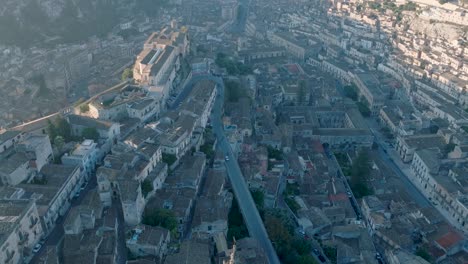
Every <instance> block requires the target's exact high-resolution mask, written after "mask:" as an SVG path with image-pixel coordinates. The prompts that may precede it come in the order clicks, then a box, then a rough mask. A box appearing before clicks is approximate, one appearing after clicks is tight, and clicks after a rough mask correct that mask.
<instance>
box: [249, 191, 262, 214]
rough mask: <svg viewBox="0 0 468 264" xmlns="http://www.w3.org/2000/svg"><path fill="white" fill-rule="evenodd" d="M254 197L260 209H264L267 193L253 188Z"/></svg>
mask: <svg viewBox="0 0 468 264" xmlns="http://www.w3.org/2000/svg"><path fill="white" fill-rule="evenodd" d="M250 193H251V194H252V198H253V200H254V202H255V205H256V206H257V209H258V210H262V209H263V206H264V205H265V194H264V193H263V192H262V191H260V190H251V191H250Z"/></svg>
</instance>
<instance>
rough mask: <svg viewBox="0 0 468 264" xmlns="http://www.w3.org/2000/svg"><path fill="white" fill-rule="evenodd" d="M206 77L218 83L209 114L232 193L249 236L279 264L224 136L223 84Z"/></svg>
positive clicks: (273, 263) (270, 260)
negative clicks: (226, 159) (227, 158)
mask: <svg viewBox="0 0 468 264" xmlns="http://www.w3.org/2000/svg"><path fill="white" fill-rule="evenodd" d="M206 79H211V80H214V81H216V82H217V83H218V85H217V89H218V96H217V98H216V102H215V105H214V106H213V111H212V116H211V120H212V126H213V130H214V132H215V134H216V136H217V138H218V146H217V147H218V149H220V150H221V151H222V152H223V153H225V155H226V156H228V157H229V161H227V162H226V171H227V174H228V176H229V180H230V182H231V185H232V188H233V190H234V194H235V195H236V198H237V201H238V203H239V207H240V209H241V212H242V215H243V217H244V221H245V223H246V225H247V229H248V230H249V234H250V236H251V237H252V238H255V239H256V240H257V241H258V242H259V244H260V245H261V247H262V248H263V250H264V251H265V254H266V256H267V258H268V262H269V263H270V264H279V263H280V261H279V259H278V256H277V255H276V251H275V249H274V248H273V245H272V243H271V241H270V239H269V238H268V234H267V232H266V229H265V226H264V225H263V221H262V218H261V217H260V214H259V213H258V210H257V207H256V206H255V203H254V200H253V199H252V196H251V194H250V191H249V188H248V187H247V184H246V183H245V181H244V177H243V176H242V172H241V170H240V168H239V164H238V163H237V159H236V157H235V156H234V154H233V152H232V150H231V147H230V145H229V142H228V141H227V140H226V137H225V136H224V132H223V128H222V123H221V115H222V112H223V100H224V84H223V82H222V79H221V78H216V77H208V78H206Z"/></svg>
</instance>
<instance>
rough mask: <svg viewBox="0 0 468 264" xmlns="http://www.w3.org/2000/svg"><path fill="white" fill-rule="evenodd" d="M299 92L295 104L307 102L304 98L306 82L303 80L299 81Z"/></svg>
mask: <svg viewBox="0 0 468 264" xmlns="http://www.w3.org/2000/svg"><path fill="white" fill-rule="evenodd" d="M298 86H299V87H298V88H299V91H298V92H297V102H298V103H299V104H302V103H303V102H305V101H307V100H306V98H305V96H306V86H307V85H306V81H305V80H300V81H299V84H298Z"/></svg>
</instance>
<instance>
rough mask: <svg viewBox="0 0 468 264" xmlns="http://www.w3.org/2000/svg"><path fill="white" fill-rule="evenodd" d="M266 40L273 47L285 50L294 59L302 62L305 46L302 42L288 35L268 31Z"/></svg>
mask: <svg viewBox="0 0 468 264" xmlns="http://www.w3.org/2000/svg"><path fill="white" fill-rule="evenodd" d="M267 38H268V40H269V41H270V42H271V43H273V44H274V45H276V46H280V47H283V48H285V49H286V51H287V52H289V53H290V54H292V55H293V56H294V57H296V58H298V59H300V60H301V61H304V59H305V55H306V50H307V45H306V43H304V42H301V41H298V40H297V39H296V38H295V37H294V36H292V35H291V34H290V33H286V32H272V31H268V32H267Z"/></svg>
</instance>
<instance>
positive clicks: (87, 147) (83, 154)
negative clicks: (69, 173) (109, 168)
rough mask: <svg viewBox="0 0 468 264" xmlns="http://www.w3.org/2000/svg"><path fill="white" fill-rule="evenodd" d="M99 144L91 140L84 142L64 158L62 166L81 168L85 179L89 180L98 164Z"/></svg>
mask: <svg viewBox="0 0 468 264" xmlns="http://www.w3.org/2000/svg"><path fill="white" fill-rule="evenodd" d="M97 152H98V148H97V143H94V141H93V140H91V139H86V140H84V141H83V142H82V143H81V144H80V145H78V146H77V147H76V148H75V149H74V150H73V151H72V152H71V153H70V154H68V153H65V155H63V156H62V164H64V165H74V166H80V167H81V168H82V172H83V173H84V175H85V178H86V179H87V180H89V178H90V177H91V173H92V172H93V171H94V169H95V167H96V164H97V161H98V160H97Z"/></svg>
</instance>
